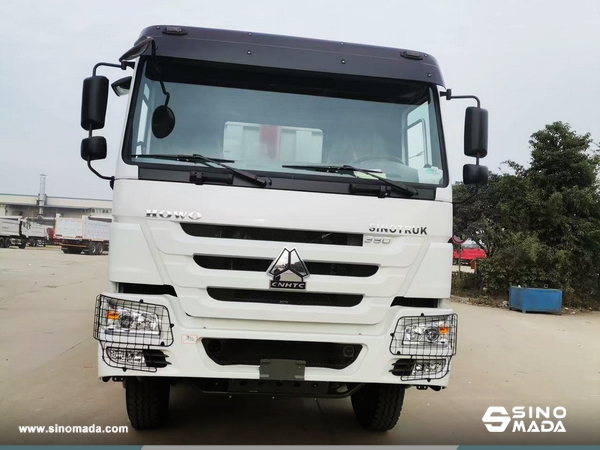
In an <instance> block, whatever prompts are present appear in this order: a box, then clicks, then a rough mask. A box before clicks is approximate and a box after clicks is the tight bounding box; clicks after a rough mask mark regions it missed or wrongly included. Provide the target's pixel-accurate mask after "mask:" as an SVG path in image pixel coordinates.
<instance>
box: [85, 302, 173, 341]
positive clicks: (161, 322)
mask: <svg viewBox="0 0 600 450" xmlns="http://www.w3.org/2000/svg"><path fill="white" fill-rule="evenodd" d="M172 326H173V324H172V323H171V319H170V316H169V310H168V309H167V308H166V307H165V306H163V305H157V304H154V303H146V302H144V301H141V300H140V301H138V302H136V301H131V300H122V299H118V298H114V297H107V296H104V295H99V296H98V298H97V299H96V314H95V320H94V338H96V339H97V340H99V341H100V342H111V343H115V344H116V343H119V344H124V345H126V348H128V349H133V348H135V347H138V346H141V347H142V348H144V347H146V346H149V345H156V346H161V347H166V346H169V345H171V344H172V343H173V332H172V330H171V327H172ZM113 347H114V350H115V351H116V350H118V349H120V347H119V346H117V345H113Z"/></svg>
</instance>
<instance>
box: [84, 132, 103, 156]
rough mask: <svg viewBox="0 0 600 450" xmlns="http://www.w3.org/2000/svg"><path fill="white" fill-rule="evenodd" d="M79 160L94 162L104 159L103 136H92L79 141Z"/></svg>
mask: <svg viewBox="0 0 600 450" xmlns="http://www.w3.org/2000/svg"><path fill="white" fill-rule="evenodd" d="M81 158H82V159H83V160H85V161H88V160H90V161H95V160H97V159H105V158H106V139H105V138H104V137H103V136H92V137H88V138H85V139H84V140H82V141H81Z"/></svg>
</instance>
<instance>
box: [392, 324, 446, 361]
mask: <svg viewBox="0 0 600 450" xmlns="http://www.w3.org/2000/svg"><path fill="white" fill-rule="evenodd" d="M457 329H458V317H457V315H456V314H449V315H444V316H411V317H402V318H401V319H400V320H398V323H397V324H396V329H395V331H394V333H392V342H391V344H390V351H391V352H392V353H393V354H395V355H416V356H452V355H455V354H456V338H457Z"/></svg>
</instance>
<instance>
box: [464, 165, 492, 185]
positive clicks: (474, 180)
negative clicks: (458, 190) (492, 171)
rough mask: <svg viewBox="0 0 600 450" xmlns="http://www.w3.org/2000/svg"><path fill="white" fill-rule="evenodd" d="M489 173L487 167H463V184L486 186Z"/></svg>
mask: <svg viewBox="0 0 600 450" xmlns="http://www.w3.org/2000/svg"><path fill="white" fill-rule="evenodd" d="M488 176H489V171H488V168H487V167H486V166H480V165H479V164H465V165H464V166H463V183H465V184H479V185H485V184H487V182H488Z"/></svg>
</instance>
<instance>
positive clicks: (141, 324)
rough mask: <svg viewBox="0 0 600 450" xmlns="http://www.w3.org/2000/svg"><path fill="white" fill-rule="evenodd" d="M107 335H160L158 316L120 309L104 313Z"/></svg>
mask: <svg viewBox="0 0 600 450" xmlns="http://www.w3.org/2000/svg"><path fill="white" fill-rule="evenodd" d="M106 318H107V326H106V332H107V333H130V332H131V333H144V334H160V323H159V320H158V315H156V314H153V313H147V312H140V311H134V310H131V309H125V308H120V309H117V310H109V311H107V313H106Z"/></svg>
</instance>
